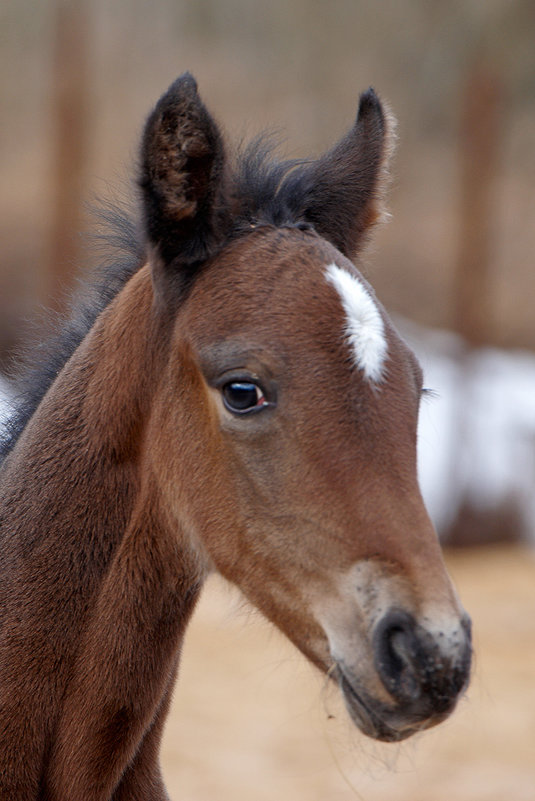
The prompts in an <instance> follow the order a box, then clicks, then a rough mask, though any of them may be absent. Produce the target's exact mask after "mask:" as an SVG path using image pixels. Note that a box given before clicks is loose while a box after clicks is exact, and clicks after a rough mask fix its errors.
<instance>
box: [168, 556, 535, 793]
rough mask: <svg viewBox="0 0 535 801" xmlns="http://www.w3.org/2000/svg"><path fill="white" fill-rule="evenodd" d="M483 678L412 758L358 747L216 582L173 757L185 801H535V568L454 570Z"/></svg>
mask: <svg viewBox="0 0 535 801" xmlns="http://www.w3.org/2000/svg"><path fill="white" fill-rule="evenodd" d="M448 563H449V567H450V570H451V572H452V574H453V576H454V579H455V581H456V583H457V586H458V588H459V590H460V593H461V595H462V598H463V601H464V604H465V606H466V607H467V609H468V610H469V611H470V613H471V615H472V618H473V622H474V637H475V650H476V664H475V671H474V677H473V680H472V684H471V687H470V690H469V692H468V695H467V697H466V698H465V699H464V700H463V701H462V702H461V704H460V706H459V708H458V709H457V710H456V712H455V713H454V715H453V717H452V718H451V719H450V720H449V721H448V722H446V723H445V724H442V726H439V727H437V728H436V729H434V730H433V731H431V732H428V733H426V734H423V735H420V736H419V737H418V738H416V739H413V740H412V741H409V742H408V743H406V744H402V745H400V746H389V745H379V744H375V743H373V742H372V741H371V740H368V739H367V738H365V737H363V736H362V735H360V734H358V732H356V730H355V729H354V728H353V727H352V725H351V723H350V722H349V720H348V718H347V716H346V713H345V711H344V709H343V706H342V704H341V703H340V700H339V698H338V694H337V692H336V690H335V689H330V688H325V683H324V680H323V678H322V677H321V676H320V675H318V674H317V673H316V672H315V671H314V670H313V669H312V668H311V667H309V666H308V665H307V664H306V663H305V660H304V659H303V658H302V657H301V656H300V655H299V654H298V653H297V652H296V651H295V649H294V648H293V647H292V646H291V645H290V644H288V643H287V642H286V641H285V640H284V639H283V638H282V637H281V636H280V635H279V634H278V633H277V632H275V631H274V630H273V628H272V627H271V626H269V625H268V624H267V623H265V622H264V621H263V620H262V619H261V618H260V616H259V615H258V614H256V613H254V612H251V611H250V610H249V608H248V607H245V606H244V604H243V603H242V602H241V601H240V599H239V598H238V596H237V595H236V594H235V592H234V591H233V590H231V589H229V588H228V587H227V586H226V585H223V583H222V582H221V581H220V580H219V579H213V580H211V582H210V584H209V586H208V587H207V590H206V592H205V595H204V598H203V599H202V602H201V604H200V606H199V608H198V611H197V613H196V616H195V619H194V621H193V623H192V625H191V627H190V630H189V632H188V637H187V640H186V646H185V650H184V657H183V663H182V670H181V676H180V680H179V684H178V688H177V691H176V696H175V701H174V706H173V709H172V712H171V715H170V718H169V721H168V725H167V731H166V736H165V739H164V744H163V764H164V773H165V776H166V780H167V783H168V788H169V791H170V794H171V797H172V798H173V799H176V801H227V799H232V800H233V801H240V799H247V801H286V800H288V801H320V800H321V801H325V800H326V799H329V801H354V799H360V800H361V801H362V800H363V799H364V800H365V801H379V800H380V801H385V799H388V801H452V800H453V799H455V801H535V680H534V679H535V554H534V553H533V552H527V551H525V550H522V549H518V548H515V549H511V548H508V549H503V548H502V549H499V548H497V549H492V550H477V551H468V552H461V553H456V554H454V555H450V556H449V557H448Z"/></svg>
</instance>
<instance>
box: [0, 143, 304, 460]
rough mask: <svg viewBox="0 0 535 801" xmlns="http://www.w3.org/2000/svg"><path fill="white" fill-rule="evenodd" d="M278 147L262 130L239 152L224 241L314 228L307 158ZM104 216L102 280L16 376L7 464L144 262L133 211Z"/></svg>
mask: <svg viewBox="0 0 535 801" xmlns="http://www.w3.org/2000/svg"><path fill="white" fill-rule="evenodd" d="M274 149H275V142H274V140H273V137H272V136H271V135H261V136H259V137H257V138H256V139H254V140H253V141H252V142H251V143H250V144H249V145H248V146H247V147H245V148H243V149H242V150H241V151H240V152H238V153H237V155H236V156H235V159H234V165H233V170H232V173H231V178H230V187H229V188H230V195H231V197H230V198H229V206H230V208H231V227H230V228H229V230H228V234H227V236H228V238H227V239H226V240H225V241H224V242H222V245H224V244H225V242H228V240H229V239H232V238H235V237H237V236H242V235H243V234H246V233H248V232H250V230H251V227H255V226H256V225H272V226H276V227H281V226H296V227H299V228H310V227H311V226H310V223H307V222H305V221H303V220H302V219H301V216H300V213H299V212H298V211H297V208H298V203H297V202H296V198H297V196H298V195H300V194H301V192H302V190H303V186H302V184H303V182H304V181H305V180H306V175H307V173H306V170H305V167H306V164H307V162H304V161H301V160H283V161H279V160H277V159H276V158H275V157H274V154H273V151H274ZM97 217H98V220H99V221H100V222H101V223H103V224H104V225H105V228H106V233H105V234H103V235H102V236H100V235H97V237H96V238H97V240H99V241H101V243H102V244H103V245H104V246H105V247H106V249H107V251H108V253H109V251H110V250H111V253H112V257H113V258H111V259H110V258H109V255H108V258H107V260H106V264H105V265H104V266H103V267H101V268H100V269H99V271H98V273H97V275H96V277H95V279H94V280H93V281H92V282H90V283H89V284H87V285H86V286H83V287H82V293H81V294H82V297H81V301H78V302H75V303H74V304H73V306H72V309H71V311H70V316H69V317H68V318H67V319H66V320H65V321H63V322H61V321H59V320H57V319H56V320H54V321H52V324H51V325H50V328H51V329H52V328H56V329H59V333H58V334H57V335H54V336H52V337H51V338H50V339H48V340H46V341H44V342H40V343H39V344H38V345H37V346H36V347H35V348H33V349H30V353H29V356H28V358H27V359H26V360H25V361H26V366H25V369H24V371H23V373H22V375H21V377H20V378H19V380H18V381H17V391H16V398H15V403H14V409H13V412H12V414H11V415H10V416H9V417H8V419H7V420H4V421H0V464H1V463H2V461H3V459H5V457H6V456H7V455H8V454H9V453H10V451H11V450H12V449H13V447H14V446H15V444H16V442H17V440H18V438H19V436H20V435H21V433H22V431H23V430H24V428H25V427H26V424H27V423H28V421H29V420H30V418H31V417H32V416H33V414H34V412H35V411H36V409H37V407H38V406H39V404H40V402H41V400H42V399H43V397H44V396H45V394H46V392H47V391H48V389H49V387H50V386H51V384H52V383H53V381H54V380H55V378H56V376H57V375H58V374H59V372H60V371H61V369H62V368H63V366H64V365H65V364H66V362H67V361H68V360H69V358H70V357H71V356H72V354H73V353H74V351H75V350H76V349H77V347H78V346H79V345H80V343H81V342H82V340H83V339H84V337H85V336H86V335H87V333H88V332H89V330H90V329H91V328H92V326H93V324H94V323H95V320H96V319H97V317H98V316H99V314H100V313H101V312H102V311H103V310H104V309H105V308H106V307H107V306H108V305H109V303H111V301H112V300H113V299H114V298H115V296H116V295H117V294H118V293H119V292H120V290H121V289H122V288H123V287H124V285H125V284H126V283H127V281H128V280H129V279H130V278H131V277H132V276H133V275H134V273H136V272H137V270H138V269H139V268H140V267H141V266H142V264H143V261H144V256H145V245H144V241H143V237H142V236H141V233H140V229H139V226H138V225H137V224H136V222H135V221H134V219H133V216H132V215H128V214H126V213H124V212H123V211H119V210H118V209H117V208H115V207H114V206H112V205H105V206H104V207H103V208H101V209H99V211H98V212H97Z"/></svg>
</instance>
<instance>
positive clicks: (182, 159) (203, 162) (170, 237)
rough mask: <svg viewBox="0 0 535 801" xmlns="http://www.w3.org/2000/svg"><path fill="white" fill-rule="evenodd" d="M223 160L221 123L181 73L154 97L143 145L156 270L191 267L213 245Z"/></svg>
mask: <svg viewBox="0 0 535 801" xmlns="http://www.w3.org/2000/svg"><path fill="white" fill-rule="evenodd" d="M224 162H225V158H224V149H223V143H222V138H221V134H220V132H219V129H218V127H217V125H216V123H215V122H214V120H213V119H212V117H211V116H210V114H209V113H208V111H207V110H206V108H205V106H204V104H203V103H202V101H201V99H200V98H199V95H198V93H197V84H196V82H195V80H194V78H193V77H192V76H191V75H190V74H189V73H185V74H184V75H182V76H181V77H180V78H178V79H177V80H176V81H175V82H174V83H173V84H172V85H171V86H170V87H169V89H168V90H167V92H166V93H165V94H164V95H163V97H161V98H160V100H159V101H158V103H157V105H156V107H155V109H154V111H153V112H152V114H151V115H150V117H149V118H148V120H147V123H146V126H145V131H144V134H143V140H142V145H141V175H140V180H139V183H140V186H141V189H142V193H143V205H144V223H145V232H146V235H147V238H148V240H149V243H150V244H151V245H152V247H153V248H154V251H155V256H156V259H157V261H158V262H159V263H158V272H159V273H161V272H162V268H163V272H164V274H171V275H177V274H178V275H180V273H181V272H184V271H185V272H187V271H188V270H189V271H191V269H192V268H193V267H194V265H196V264H198V263H200V262H201V261H203V260H204V259H206V258H207V257H208V256H209V255H210V254H211V253H212V252H213V251H214V250H215V249H216V248H217V245H218V242H219V241H220V237H221V233H220V229H221V226H222V219H223V203H222V201H221V198H222V195H223V172H224Z"/></svg>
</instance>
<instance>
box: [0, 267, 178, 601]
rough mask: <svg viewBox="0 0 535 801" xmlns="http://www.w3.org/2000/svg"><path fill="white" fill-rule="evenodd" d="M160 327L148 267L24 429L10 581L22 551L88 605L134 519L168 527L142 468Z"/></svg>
mask: <svg viewBox="0 0 535 801" xmlns="http://www.w3.org/2000/svg"><path fill="white" fill-rule="evenodd" d="M164 326H165V322H163V321H162V320H161V319H160V318H159V317H158V316H157V315H156V314H155V313H154V310H153V295H152V288H151V281H150V274H149V271H148V268H146V267H145V268H142V269H141V270H140V271H139V272H138V273H137V274H136V275H135V276H134V277H133V278H132V279H131V280H130V281H129V282H128V284H127V285H126V286H125V288H124V289H123V290H122V292H121V293H120V294H119V295H118V297H117V298H116V299H115V300H114V301H113V303H112V304H111V305H110V307H108V309H106V310H105V312H103V314H102V315H101V316H100V318H99V319H98V320H97V322H96V324H95V326H94V327H93V329H92V330H91V332H90V333H89V334H88V336H87V337H86V338H85V340H84V341H83V343H82V344H81V345H80V347H79V348H78V349H77V351H76V352H75V354H74V355H73V357H72V358H71V359H70V360H69V362H68V363H67V364H66V366H65V367H64V369H63V370H62V372H61V373H60V375H59V376H58V378H57V379H56V381H55V382H54V384H53V385H52V387H51V389H50V390H49V392H48V393H47V395H46V396H45V398H44V400H43V401H42V403H41V405H40V406H39V408H38V410H37V412H36V413H35V415H34V416H33V418H32V419H31V420H30V422H29V423H28V425H27V427H26V429H25V430H24V432H23V433H22V435H21V437H20V439H19V441H18V442H17V445H16V446H15V449H14V451H13V452H12V454H11V455H10V456H9V457H8V459H7V461H6V463H5V464H4V468H3V471H2V480H1V482H0V508H2V509H3V514H2V518H1V519H0V531H1V534H0V537H1V539H2V540H4V547H3V556H2V561H3V565H2V566H3V574H4V576H5V578H6V582H7V583H9V578H8V577H9V575H10V573H13V575H14V576H16V577H18V578H20V575H19V573H20V570H19V569H18V568H17V569H15V570H14V571H10V570H9V567H10V564H11V562H10V560H14V563H16V564H19V563H20V555H21V554H22V553H23V554H26V555H29V554H33V555H34V557H35V559H37V560H41V563H42V564H41V569H44V570H45V571H51V572H52V573H54V574H55V575H56V576H57V577H59V576H60V575H61V574H62V573H63V575H64V576H65V575H67V576H69V579H70V583H71V584H73V585H75V584H76V586H77V587H78V588H79V592H80V594H81V595H82V596H83V597H84V598H85V599H86V600H87V598H89V597H90V596H91V594H92V592H93V590H94V587H95V585H96V584H98V581H99V579H100V578H101V576H102V575H103V573H104V572H105V570H106V569H107V566H108V564H109V562H110V559H111V557H112V555H113V553H114V551H115V549H116V547H117V545H118V544H119V543H120V541H121V540H122V538H123V536H124V534H125V531H126V530H127V528H128V526H129V525H130V524H131V521H132V517H133V515H136V516H137V517H138V518H142V517H143V515H144V514H145V515H146V516H147V519H149V518H150V525H151V526H152V527H153V528H154V527H162V528H166V524H165V519H164V516H163V515H162V514H160V512H161V510H159V509H158V508H157V500H156V499H157V493H156V492H154V491H153V482H152V481H151V478H150V475H146V474H144V473H143V470H142V467H141V463H142V461H143V458H142V455H143V448H144V433H145V424H146V422H147V419H148V415H149V414H150V404H151V398H152V395H153V393H154V391H155V387H156V386H157V383H158V379H157V376H158V373H159V369H161V367H162V362H163V361H164V360H165V347H163V346H162V342H165V341H166V338H165V331H163V330H162V328H163V327H164ZM138 525H142V523H141V522H140V523H138ZM166 533H167V532H166ZM34 557H33V556H32V559H33V558H34ZM191 561H192V560H190V562H191ZM34 564H36V562H35V561H34ZM188 570H193V567H188ZM4 586H6V585H4ZM6 590H7V587H6Z"/></svg>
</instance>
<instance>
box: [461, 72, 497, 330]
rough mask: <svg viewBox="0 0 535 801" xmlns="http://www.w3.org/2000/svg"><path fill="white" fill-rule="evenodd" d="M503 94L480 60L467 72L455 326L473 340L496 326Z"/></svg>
mask: <svg viewBox="0 0 535 801" xmlns="http://www.w3.org/2000/svg"><path fill="white" fill-rule="evenodd" d="M500 100H501V91H500V85H499V82H498V79H497V78H496V76H495V75H494V74H493V71H492V70H491V69H489V68H488V67H486V66H484V65H483V64H482V63H481V62H479V63H478V64H477V65H476V66H475V67H474V68H473V69H472V71H471V73H470V74H469V76H468V79H467V81H466V85H465V88H464V93H463V98H462V104H461V124H460V153H459V161H460V198H459V251H458V261H457V269H456V273H455V279H454V316H455V328H456V330H457V331H458V332H459V333H460V334H461V335H462V336H463V337H464V338H465V339H466V341H467V342H468V344H471V345H482V344H484V343H486V342H488V341H489V339H491V337H492V331H493V309H492V291H491V284H492V281H491V275H490V261H491V250H492V239H493V232H494V230H495V222H496V221H495V215H494V212H495V208H494V193H493V190H494V186H495V179H496V175H497V171H498V158H499V153H498V149H499V140H500V130H499V106H500Z"/></svg>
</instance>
